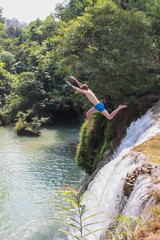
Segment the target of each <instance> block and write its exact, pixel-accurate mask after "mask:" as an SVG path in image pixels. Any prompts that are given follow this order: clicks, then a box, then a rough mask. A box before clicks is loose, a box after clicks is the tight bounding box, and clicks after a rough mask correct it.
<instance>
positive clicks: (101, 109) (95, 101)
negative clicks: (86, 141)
mask: <svg viewBox="0 0 160 240" xmlns="http://www.w3.org/2000/svg"><path fill="white" fill-rule="evenodd" d="M70 78H71V79H72V80H74V81H75V82H76V83H77V84H78V85H79V87H80V88H78V87H75V86H73V85H72V84H71V83H70V82H69V81H67V83H68V84H69V86H70V87H72V88H73V89H75V90H77V91H78V92H80V93H83V94H85V95H86V96H87V97H88V99H89V100H90V101H91V103H92V104H93V105H94V107H93V108H91V109H90V110H89V111H88V112H87V113H86V116H87V118H88V122H89V128H88V129H87V131H89V130H92V129H93V127H92V119H91V115H92V114H93V113H95V112H97V111H99V112H101V113H102V114H103V115H104V116H105V117H106V118H108V119H109V120H111V119H112V118H113V117H114V116H115V115H116V114H117V113H118V112H119V111H120V110H121V109H123V108H126V107H127V105H119V107H118V108H117V109H116V110H114V111H113V112H112V113H110V114H109V113H108V112H107V110H106V109H105V107H104V105H103V103H101V102H100V101H99V100H98V99H97V97H96V96H95V94H94V93H93V92H92V91H91V90H90V89H89V88H88V86H87V84H81V83H80V82H79V81H78V80H77V79H76V78H75V77H73V76H71V77H70Z"/></svg>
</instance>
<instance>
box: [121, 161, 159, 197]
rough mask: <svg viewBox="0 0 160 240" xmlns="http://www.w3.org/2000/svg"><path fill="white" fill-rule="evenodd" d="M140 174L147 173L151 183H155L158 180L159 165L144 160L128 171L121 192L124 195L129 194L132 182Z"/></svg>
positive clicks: (145, 174) (133, 182) (132, 186)
mask: <svg viewBox="0 0 160 240" xmlns="http://www.w3.org/2000/svg"><path fill="white" fill-rule="evenodd" d="M140 175H141V176H142V175H143V176H144V177H145V176H148V175H149V176H150V178H151V181H152V182H153V183H157V182H158V181H159V182H160V177H159V176H160V166H159V165H155V164H152V163H150V162H146V163H143V164H142V165H141V166H140V167H138V168H136V169H134V171H133V172H131V173H128V174H127V176H126V178H125V182H124V186H123V193H124V195H125V196H127V197H129V196H130V194H131V192H132V190H133V188H134V184H135V182H136V180H137V178H138V177H139V176H140Z"/></svg>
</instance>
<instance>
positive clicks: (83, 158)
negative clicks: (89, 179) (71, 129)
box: [76, 112, 112, 174]
mask: <svg viewBox="0 0 160 240" xmlns="http://www.w3.org/2000/svg"><path fill="white" fill-rule="evenodd" d="M92 125H93V130H92V131H89V132H87V131H86V130H87V128H88V126H89V125H88V120H85V122H84V123H83V125H82V127H81V131H80V142H79V145H78V148H77V153H76V162H77V163H78V165H79V166H81V167H82V168H84V169H85V170H86V171H87V172H88V173H89V174H91V173H93V171H94V170H95V169H96V168H97V166H98V164H99V162H100V160H101V158H102V155H103V153H104V151H105V150H106V149H107V148H110V147H111V146H110V143H109V142H110V137H111V135H112V134H111V131H110V126H111V124H110V121H109V120H107V119H106V118H104V116H103V115H102V114H101V113H99V112H97V113H95V114H94V115H93V116H92ZM109 132H110V133H109ZM108 133H109V134H108Z"/></svg>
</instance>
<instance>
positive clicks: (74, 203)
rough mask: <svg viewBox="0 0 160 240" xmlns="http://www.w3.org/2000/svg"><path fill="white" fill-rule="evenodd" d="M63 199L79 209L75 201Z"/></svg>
mask: <svg viewBox="0 0 160 240" xmlns="http://www.w3.org/2000/svg"><path fill="white" fill-rule="evenodd" d="M64 199H65V200H67V201H68V202H71V203H72V204H73V206H75V207H77V208H79V206H78V204H77V203H76V202H75V201H73V200H72V199H69V198H64Z"/></svg>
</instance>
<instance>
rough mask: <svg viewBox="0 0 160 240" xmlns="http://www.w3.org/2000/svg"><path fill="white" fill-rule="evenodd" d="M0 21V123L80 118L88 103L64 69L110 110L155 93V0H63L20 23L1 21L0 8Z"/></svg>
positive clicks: (159, 6)
mask: <svg viewBox="0 0 160 240" xmlns="http://www.w3.org/2000/svg"><path fill="white" fill-rule="evenodd" d="M0 22H1V29H0V124H1V125H3V124H8V123H10V122H20V125H23V124H26V125H27V124H29V125H31V126H35V127H36V126H38V127H39V126H40V125H41V123H44V122H48V123H50V124H51V123H54V122H56V121H60V120H63V121H64V120H65V121H67V120H73V119H78V120H79V121H82V119H84V117H85V111H86V110H88V109H89V108H90V107H91V104H90V103H89V102H88V101H86V100H85V97H84V96H82V95H80V94H77V93H76V94H75V92H74V90H73V89H71V88H69V87H68V85H67V84H66V82H65V81H66V80H68V79H69V76H70V75H73V76H75V77H76V78H77V79H79V80H80V81H82V82H85V83H87V84H88V85H89V87H90V88H91V89H92V90H93V91H94V92H95V93H96V95H97V97H98V98H99V99H100V100H102V101H103V102H104V104H106V105H107V109H108V110H109V111H111V110H113V109H114V108H115V107H117V105H118V104H119V103H125V104H129V103H130V102H133V101H134V99H136V98H137V97H139V96H144V95H147V94H157V93H159V92H160V80H159V79H160V71H159V70H160V65H159V63H160V2H159V1H156V0H124V1H122V0H121V1H119V0H112V1H111V0H68V1H65V2H64V3H62V4H58V5H57V7H56V9H55V12H54V13H53V14H51V15H49V16H48V17H47V18H46V19H45V20H44V21H41V20H39V19H37V20H36V21H33V22H31V23H30V24H29V25H28V26H27V27H25V28H21V27H13V26H12V25H10V26H8V27H5V25H4V22H5V19H4V18H3V10H2V9H1V8H0ZM105 124H106V123H104V124H103V125H105ZM17 128H18V126H17ZM103 148H104V146H103Z"/></svg>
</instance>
